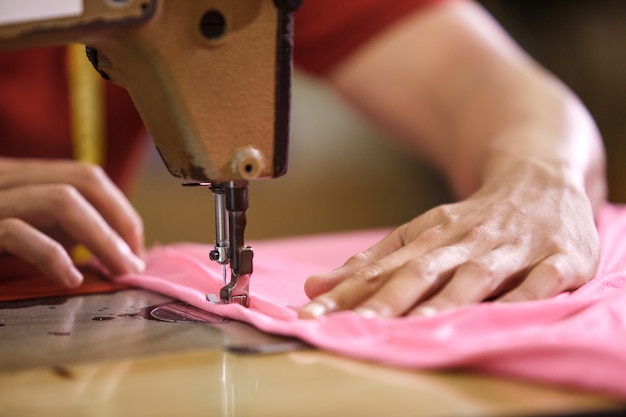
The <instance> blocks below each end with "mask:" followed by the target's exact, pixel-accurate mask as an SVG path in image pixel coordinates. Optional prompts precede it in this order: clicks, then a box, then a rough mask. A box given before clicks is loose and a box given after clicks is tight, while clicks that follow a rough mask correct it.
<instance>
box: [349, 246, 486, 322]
mask: <svg viewBox="0 0 626 417" xmlns="http://www.w3.org/2000/svg"><path fill="white" fill-rule="evenodd" d="M480 246H481V245H479V246H476V245H475V244H472V243H471V242H470V241H467V242H466V243H459V244H457V245H453V246H446V247H443V248H437V249H435V250H433V251H431V252H429V253H427V254H425V255H423V256H419V257H417V258H413V259H410V260H409V261H408V262H406V263H405V264H404V265H402V266H400V267H399V268H397V270H395V271H394V272H393V276H392V277H391V279H389V280H388V282H387V283H386V284H385V285H384V286H382V288H381V289H380V290H379V291H378V292H377V293H375V294H373V295H372V296H371V297H370V298H369V299H368V300H366V301H365V302H363V303H362V304H360V305H359V306H358V308H357V311H358V312H359V313H361V314H363V315H365V316H381V317H397V316H400V315H403V314H405V313H406V312H407V311H409V309H411V308H412V307H413V306H414V305H415V304H416V303H418V302H420V301H421V300H424V299H425V298H427V297H429V296H430V295H432V294H433V293H435V292H437V291H438V290H439V289H440V288H441V287H442V286H444V285H445V284H446V283H447V282H448V281H449V280H450V277H451V276H452V274H453V271H454V270H455V269H456V268H457V267H458V266H459V265H461V264H463V263H464V262H466V261H467V260H468V258H470V257H471V256H472V254H473V253H474V251H477V250H480V249H481V248H480Z"/></svg>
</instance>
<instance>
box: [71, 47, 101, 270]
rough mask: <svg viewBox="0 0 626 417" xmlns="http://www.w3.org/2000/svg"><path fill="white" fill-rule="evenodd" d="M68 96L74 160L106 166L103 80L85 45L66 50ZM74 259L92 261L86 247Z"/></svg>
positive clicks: (81, 247)
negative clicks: (88, 57) (93, 64)
mask: <svg viewBox="0 0 626 417" xmlns="http://www.w3.org/2000/svg"><path fill="white" fill-rule="evenodd" d="M67 68H68V81H69V82H68V84H69V86H68V88H69V91H68V94H69V103H70V115H71V126H72V145H73V149H74V155H73V156H74V159H76V160H78V161H81V162H88V163H91V164H96V165H100V166H102V165H103V164H104V138H105V126H104V117H105V115H104V111H105V110H104V80H103V79H102V77H100V74H98V72H97V71H96V70H95V69H94V68H93V66H92V65H91V62H89V60H88V59H87V55H86V53H85V45H82V44H72V45H69V46H68V47H67ZM72 257H73V259H74V262H76V263H83V262H86V261H88V260H89V259H90V258H91V253H90V252H89V251H88V250H87V248H85V247H84V246H77V247H76V248H75V249H74V250H73V252H72Z"/></svg>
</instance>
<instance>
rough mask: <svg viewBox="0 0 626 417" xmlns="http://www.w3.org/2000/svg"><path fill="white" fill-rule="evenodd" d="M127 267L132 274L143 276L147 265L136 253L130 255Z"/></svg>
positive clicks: (127, 258)
mask: <svg viewBox="0 0 626 417" xmlns="http://www.w3.org/2000/svg"><path fill="white" fill-rule="evenodd" d="M126 260H127V265H128V266H129V268H130V272H132V273H135V274H141V273H143V271H145V270H146V263H145V262H144V260H143V259H141V258H140V257H138V256H137V255H135V254H134V253H130V254H128V256H127V257H126Z"/></svg>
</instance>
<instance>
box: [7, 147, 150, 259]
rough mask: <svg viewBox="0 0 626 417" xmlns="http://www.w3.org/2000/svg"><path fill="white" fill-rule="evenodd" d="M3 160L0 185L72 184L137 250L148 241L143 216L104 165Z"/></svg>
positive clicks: (136, 251) (139, 250)
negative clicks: (112, 179)
mask: <svg viewBox="0 0 626 417" xmlns="http://www.w3.org/2000/svg"><path fill="white" fill-rule="evenodd" d="M0 162H1V165H0V172H1V174H2V175H1V176H0V188H3V189H6V188H12V187H17V186H23V185H36V184H69V185H72V186H73V187H75V188H76V189H77V190H78V191H79V192H80V193H81V194H82V195H83V196H85V198H86V199H87V200H88V201H89V202H90V203H91V204H92V205H93V206H94V207H95V208H96V210H97V211H98V212H100V213H101V215H102V216H103V217H104V219H105V220H106V221H107V223H108V224H109V225H111V227H112V228H113V229H114V230H115V231H116V232H117V233H118V234H119V235H120V236H121V237H122V238H123V239H124V240H125V241H126V242H127V243H128V245H129V247H130V248H131V249H132V250H133V252H135V253H136V254H139V253H140V252H141V249H142V248H143V245H144V234H143V222H142V220H141V217H140V216H139V214H138V213H137V212H136V211H135V209H134V208H133V207H132V205H131V204H130V202H129V201H128V199H127V198H126V197H125V196H124V194H123V193H122V192H121V191H120V190H119V188H117V186H116V185H115V184H114V183H113V182H112V181H111V180H110V179H109V177H108V176H107V175H106V174H105V173H104V171H103V170H102V169H101V168H100V167H98V166H96V165H92V164H86V163H78V162H75V161H45V160H44V161H42V160H32V159H19V160H16V159H11V158H0Z"/></svg>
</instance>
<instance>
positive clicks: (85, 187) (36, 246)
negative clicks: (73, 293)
mask: <svg viewBox="0 0 626 417" xmlns="http://www.w3.org/2000/svg"><path fill="white" fill-rule="evenodd" d="M143 239H144V237H143V223H142V220H141V218H140V216H139V214H137V212H136V211H135V210H134V209H133V207H132V205H131V204H130V202H129V201H128V200H127V199H126V197H125V196H124V194H123V193H122V192H121V191H120V190H119V189H118V188H117V187H116V186H115V184H113V182H112V181H111V180H110V179H109V178H108V177H107V175H106V174H105V173H104V171H103V170H102V169H100V168H99V167H97V166H94V165H89V164H84V163H79V162H75V161H69V160H37V159H18V158H6V157H0V254H1V253H5V252H8V253H11V254H13V255H15V256H17V257H20V258H22V259H24V260H26V261H27V262H29V263H31V264H33V265H34V266H36V267H37V268H38V269H39V270H40V271H41V272H42V273H43V274H45V275H46V276H47V277H49V278H51V279H53V280H55V281H57V282H59V283H61V284H63V285H65V286H68V287H76V286H78V285H80V284H81V282H82V280H83V276H82V274H81V273H80V272H79V270H78V269H77V268H76V266H75V265H74V262H73V261H72V258H71V256H70V252H69V251H70V250H71V249H72V248H74V247H75V246H76V245H78V244H82V245H84V246H85V247H86V248H87V249H89V251H90V252H91V253H92V254H93V255H94V256H95V257H97V258H98V260H99V261H100V263H101V264H102V265H103V266H104V267H106V268H107V269H108V270H109V272H110V273H111V274H123V273H126V272H134V273H138V272H141V271H142V270H143V268H144V262H143V261H142V260H141V258H140V257H139V254H140V253H141V251H142V249H143ZM10 273H11V271H0V275H7V274H10Z"/></svg>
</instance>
